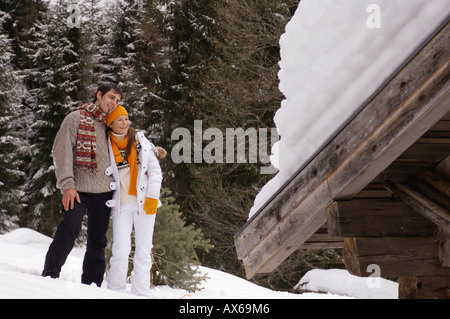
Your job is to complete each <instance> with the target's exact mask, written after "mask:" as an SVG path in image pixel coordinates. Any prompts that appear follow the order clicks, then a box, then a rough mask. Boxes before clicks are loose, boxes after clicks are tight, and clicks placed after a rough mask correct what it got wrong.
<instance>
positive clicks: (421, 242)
mask: <svg viewBox="0 0 450 319" xmlns="http://www.w3.org/2000/svg"><path fill="white" fill-rule="evenodd" d="M438 248H439V243H438V240H437V238H436V237H381V238H380V237H352V238H347V239H346V240H345V242H344V263H345V265H346V267H347V270H348V271H349V272H350V273H351V274H353V275H356V276H361V277H366V276H370V275H371V272H370V271H368V270H367V269H368V266H369V265H371V264H376V265H378V266H379V267H380V271H381V274H380V276H383V277H401V276H449V277H450V268H448V267H443V266H442V265H441V263H440V261H439V256H438V250H439V249H438Z"/></svg>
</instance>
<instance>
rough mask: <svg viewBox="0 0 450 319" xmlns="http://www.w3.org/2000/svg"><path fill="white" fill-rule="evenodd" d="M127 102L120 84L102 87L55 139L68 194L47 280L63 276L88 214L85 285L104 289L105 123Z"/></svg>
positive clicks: (60, 184) (61, 183) (61, 184)
mask: <svg viewBox="0 0 450 319" xmlns="http://www.w3.org/2000/svg"><path fill="white" fill-rule="evenodd" d="M121 98H122V91H121V89H120V88H119V86H117V85H116V84H113V83H105V84H102V85H100V86H99V87H98V89H97V92H96V93H95V98H94V102H93V103H89V104H85V105H83V106H81V107H80V108H79V109H77V110H75V111H74V112H71V113H70V114H68V115H67V116H66V118H65V119H64V121H63V122H62V124H61V127H60V129H59V131H58V133H57V135H56V138H55V141H54V144H53V152H52V156H53V159H54V164H55V174H56V180H57V182H56V187H57V188H59V189H60V190H61V192H62V193H63V198H62V208H61V209H62V212H63V219H62V221H61V223H60V224H59V225H58V228H57V229H56V232H55V235H54V238H53V242H52V243H51V244H50V247H49V249H48V252H47V255H46V258H45V265H44V270H43V271H42V276H43V277H47V276H50V277H52V278H58V277H59V273H60V271H61V267H62V266H63V265H64V263H65V261H66V259H67V256H68V255H69V253H70V251H71V250H72V248H73V246H74V243H75V240H76V238H77V237H78V234H79V232H80V230H81V224H82V220H83V217H84V214H85V213H87V214H88V228H87V235H88V239H87V246H86V253H85V256H84V261H83V274H82V276H81V282H82V283H84V284H87V285H90V284H92V283H95V284H96V285H97V286H99V287H100V286H101V284H102V281H103V275H104V272H105V247H106V244H107V240H106V231H107V230H108V225H109V217H110V213H111V209H110V208H109V207H108V206H106V204H105V203H106V202H107V201H108V200H110V199H111V198H112V194H113V190H112V189H111V187H112V186H111V185H112V184H111V182H113V181H114V179H113V177H112V176H111V175H109V176H108V175H107V174H111V173H107V172H108V171H109V170H107V169H108V167H109V165H110V160H109V152H108V144H107V134H106V125H105V119H106V115H107V114H109V113H110V112H112V111H113V110H114V109H115V108H116V107H117V104H118V103H119V101H120V99H121Z"/></svg>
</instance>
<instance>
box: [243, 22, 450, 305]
mask: <svg viewBox="0 0 450 319" xmlns="http://www.w3.org/2000/svg"><path fill="white" fill-rule="evenodd" d="M449 43H450V24H449V23H448V21H447V23H446V24H444V25H442V26H441V27H440V28H439V30H437V31H436V33H435V34H434V35H433V37H431V38H430V39H429V40H428V41H427V42H426V43H424V44H423V46H422V47H421V49H420V50H418V51H417V52H416V53H415V54H414V55H413V56H412V57H411V58H410V59H409V60H408V61H405V63H404V64H403V66H402V67H401V69H400V70H399V71H398V72H397V73H396V74H394V75H393V76H392V77H391V78H390V79H389V81H387V82H386V83H385V85H384V86H383V87H382V88H380V89H379V90H378V91H377V92H376V94H374V96H373V98H372V99H371V100H370V101H368V102H367V103H366V104H365V105H364V107H363V108H362V109H361V111H360V112H359V113H358V114H357V115H355V116H354V118H352V119H349V121H348V124H347V125H346V126H345V127H344V128H343V129H342V130H341V131H340V132H338V133H337V134H336V135H335V136H334V138H333V139H332V140H331V141H330V142H329V143H328V144H327V145H326V146H324V147H323V148H322V149H321V150H320V152H318V153H317V155H316V156H315V157H314V158H313V159H312V160H311V161H310V162H309V163H308V164H307V165H306V166H304V167H303V168H302V169H301V170H299V171H298V172H297V173H296V174H295V175H294V176H293V177H292V178H291V180H289V181H288V182H287V183H286V184H285V185H284V186H283V187H282V188H281V189H280V190H279V191H278V192H277V193H276V194H275V195H274V196H272V198H271V199H270V200H269V201H268V202H267V203H266V204H265V205H264V206H263V207H262V208H261V209H260V210H259V211H258V212H257V213H256V214H255V215H253V216H252V218H250V219H249V220H248V222H247V223H246V224H245V225H244V226H243V227H242V228H241V229H240V230H239V231H238V232H237V233H236V235H235V245H236V250H237V254H238V258H239V259H241V260H242V261H243V264H244V267H245V271H246V275H247V277H248V278H249V279H250V278H252V277H253V276H254V275H255V274H257V273H267V272H271V271H273V270H274V269H275V268H276V267H277V266H278V265H280V264H281V263H282V262H283V261H284V260H285V259H286V258H287V257H288V256H289V255H291V254H292V253H293V252H294V251H296V250H297V249H309V248H314V249H315V248H343V254H344V263H345V265H346V268H347V269H348V271H349V272H350V273H351V274H354V275H357V276H370V275H372V270H371V268H370V267H368V266H369V265H372V264H375V265H378V266H379V270H380V271H381V276H382V277H390V278H392V277H395V278H399V279H398V282H399V298H450V75H449V70H450V46H449Z"/></svg>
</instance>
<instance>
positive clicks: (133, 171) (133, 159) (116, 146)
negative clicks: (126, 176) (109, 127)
mask: <svg viewBox="0 0 450 319" xmlns="http://www.w3.org/2000/svg"><path fill="white" fill-rule="evenodd" d="M109 136H110V138H111V146H112V151H113V154H114V159H115V160H116V164H118V163H120V162H123V161H124V159H123V156H122V154H120V152H119V150H124V149H126V147H127V144H128V136H127V137H125V139H124V140H122V141H119V140H117V138H116V137H115V136H114V135H113V134H109ZM128 164H129V165H130V188H129V189H128V194H129V195H135V196H137V189H136V184H137V174H138V172H137V171H138V169H137V153H136V142H134V143H133V146H132V147H131V152H130V154H129V155H128Z"/></svg>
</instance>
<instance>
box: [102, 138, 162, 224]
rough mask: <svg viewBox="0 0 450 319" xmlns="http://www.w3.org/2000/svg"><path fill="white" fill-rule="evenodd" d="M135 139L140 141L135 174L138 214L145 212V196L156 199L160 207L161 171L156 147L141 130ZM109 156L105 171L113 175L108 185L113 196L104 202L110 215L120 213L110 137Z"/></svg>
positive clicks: (116, 177)
mask: <svg viewBox="0 0 450 319" xmlns="http://www.w3.org/2000/svg"><path fill="white" fill-rule="evenodd" d="M137 139H138V141H139V143H141V151H140V153H139V154H138V158H139V162H140V163H141V165H140V169H139V170H138V176H137V185H136V188H137V203H138V207H139V211H138V213H139V214H145V211H144V203H145V198H146V197H150V198H154V199H157V200H158V207H161V201H160V200H159V194H160V191H161V182H162V172H161V166H160V165H159V161H158V158H157V157H156V152H157V150H156V147H155V145H153V144H152V143H151V142H150V141H149V140H148V139H147V138H146V137H145V136H144V133H143V132H138V133H137ZM108 148H109V158H110V161H111V166H109V167H108V168H107V169H106V171H105V173H106V175H108V176H110V175H113V177H114V182H111V184H110V187H111V189H112V190H114V191H115V192H114V195H113V198H112V199H111V200H109V201H107V202H106V205H107V206H108V207H111V215H112V216H114V215H118V214H120V180H119V169H118V168H117V165H116V162H115V161H114V154H113V151H112V147H111V139H109V138H108Z"/></svg>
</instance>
